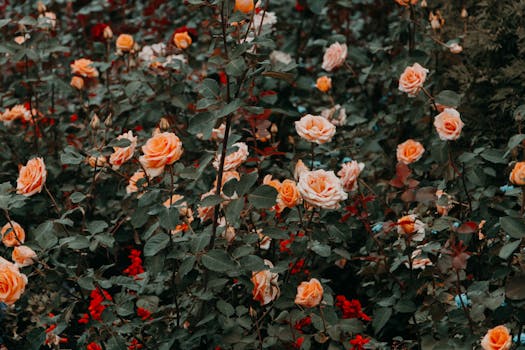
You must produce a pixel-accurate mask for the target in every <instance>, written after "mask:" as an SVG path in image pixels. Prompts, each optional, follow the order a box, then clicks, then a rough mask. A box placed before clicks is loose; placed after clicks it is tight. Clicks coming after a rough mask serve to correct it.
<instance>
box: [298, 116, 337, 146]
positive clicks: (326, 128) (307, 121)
mask: <svg viewBox="0 0 525 350" xmlns="http://www.w3.org/2000/svg"><path fill="white" fill-rule="evenodd" d="M295 130H296V131H297V133H298V134H299V136H301V137H302V138H303V139H305V140H307V141H309V142H315V143H317V144H323V143H326V142H330V141H331V140H332V137H333V136H334V135H335V125H334V124H332V123H330V121H329V120H328V119H326V118H323V117H321V116H317V115H311V114H307V115H305V116H304V117H302V118H301V119H300V120H299V121H296V122H295Z"/></svg>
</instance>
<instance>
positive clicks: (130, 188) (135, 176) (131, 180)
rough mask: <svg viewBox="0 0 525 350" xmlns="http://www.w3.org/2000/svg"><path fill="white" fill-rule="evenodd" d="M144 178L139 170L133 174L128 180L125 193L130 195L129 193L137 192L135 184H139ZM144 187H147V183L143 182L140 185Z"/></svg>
mask: <svg viewBox="0 0 525 350" xmlns="http://www.w3.org/2000/svg"><path fill="white" fill-rule="evenodd" d="M144 177H145V174H144V172H143V171H141V170H139V171H137V172H136V173H135V174H133V175H132V176H131V177H130V178H129V183H128V186H126V192H127V193H128V194H131V193H134V192H138V190H139V189H138V187H137V182H139V180H140V179H144ZM146 186H147V182H144V183H143V184H142V187H146Z"/></svg>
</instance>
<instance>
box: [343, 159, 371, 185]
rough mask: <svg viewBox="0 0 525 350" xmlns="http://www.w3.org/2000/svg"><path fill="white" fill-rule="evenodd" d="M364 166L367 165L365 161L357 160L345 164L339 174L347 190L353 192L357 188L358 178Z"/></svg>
mask: <svg viewBox="0 0 525 350" xmlns="http://www.w3.org/2000/svg"><path fill="white" fill-rule="evenodd" d="M364 168H365V165H364V164H363V163H358V162H356V161H355V160H353V161H351V162H348V163H344V164H343V167H342V168H341V170H339V172H338V173H337V175H338V176H339V178H340V179H341V183H342V184H343V188H344V189H345V191H347V192H351V191H355V190H357V178H358V177H359V174H361V171H363V169H364Z"/></svg>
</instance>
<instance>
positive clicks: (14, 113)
mask: <svg viewBox="0 0 525 350" xmlns="http://www.w3.org/2000/svg"><path fill="white" fill-rule="evenodd" d="M18 119H20V120H23V121H29V120H31V111H30V110H29V109H27V108H26V107H25V106H24V105H15V106H13V107H12V108H11V109H9V108H8V109H6V110H5V112H4V113H2V115H1V116H0V120H2V121H3V122H6V123H9V122H12V121H14V120H18Z"/></svg>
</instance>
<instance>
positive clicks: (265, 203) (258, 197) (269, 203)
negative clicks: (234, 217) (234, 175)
mask: <svg viewBox="0 0 525 350" xmlns="http://www.w3.org/2000/svg"><path fill="white" fill-rule="evenodd" d="M276 198H277V190H276V189H275V188H273V187H271V186H267V185H262V186H259V187H258V188H257V189H255V191H253V192H252V193H250V194H249V195H248V200H249V201H250V203H251V204H252V205H253V206H254V207H255V208H257V209H262V208H271V207H273V206H274V205H275V200H276Z"/></svg>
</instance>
